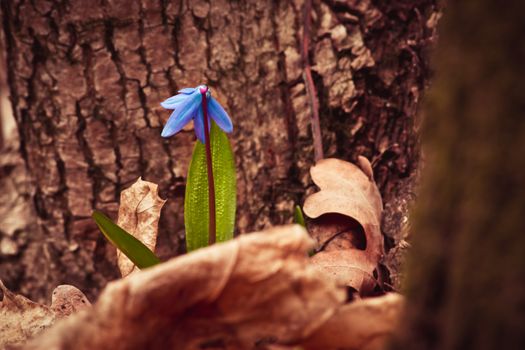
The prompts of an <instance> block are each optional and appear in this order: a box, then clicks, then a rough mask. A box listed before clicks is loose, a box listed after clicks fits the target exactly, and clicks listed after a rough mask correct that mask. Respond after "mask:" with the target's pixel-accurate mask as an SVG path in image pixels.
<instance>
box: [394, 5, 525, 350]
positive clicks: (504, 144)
mask: <svg viewBox="0 0 525 350" xmlns="http://www.w3.org/2000/svg"><path fill="white" fill-rule="evenodd" d="M524 11H525V4H524V3H523V2H522V1H506V2H505V3H495V2H489V1H481V2H480V1H477V0H469V1H450V2H449V5H448V8H447V10H446V12H445V14H444V23H443V27H442V28H440V29H439V30H440V33H441V34H440V49H439V50H438V53H437V55H436V57H435V62H436V64H437V71H436V76H437V81H436V85H435V86H434V88H433V91H432V93H431V94H430V99H429V106H428V108H427V117H428V119H427V120H428V125H427V127H426V130H427V132H426V135H425V136H426V138H425V140H427V141H428V145H427V147H428V148H426V150H427V151H428V159H427V161H426V162H425V164H426V165H427V166H426V168H425V172H424V174H423V179H424V186H423V191H422V193H421V195H420V196H419V197H418V202H417V208H418V209H417V212H416V215H415V218H416V220H415V224H414V225H415V227H414V232H415V239H414V244H413V247H412V250H411V252H412V254H411V255H412V257H411V263H410V264H409V265H410V269H409V276H408V302H407V305H408V306H409V311H408V319H407V320H406V321H405V322H403V324H405V325H406V329H405V333H404V338H403V339H401V340H399V342H398V343H397V344H396V346H395V348H396V349H403V350H407V349H408V350H411V349H418V350H419V349H440V350H446V349H480V350H484V349H524V348H525V281H524V278H523V276H525V235H524V232H525V221H524V220H523V215H524V213H525V187H524V186H523V184H524V182H525V167H524V162H523V161H524V154H525V90H524V89H523V77H525V67H524V65H523V62H524V60H525V46H523V45H522V44H518V43H523V33H524V32H525V22H524V21H523V13H524ZM489 23H490V25H488V24H489Z"/></svg>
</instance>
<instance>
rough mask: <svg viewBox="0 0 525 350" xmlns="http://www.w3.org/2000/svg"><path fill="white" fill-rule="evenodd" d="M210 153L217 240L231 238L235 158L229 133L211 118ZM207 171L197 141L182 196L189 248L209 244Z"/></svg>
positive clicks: (233, 214)
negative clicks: (183, 197) (184, 193)
mask: <svg viewBox="0 0 525 350" xmlns="http://www.w3.org/2000/svg"><path fill="white" fill-rule="evenodd" d="M210 138H211V153H212V161H213V177H214V180H215V216H216V225H217V237H216V240H217V242H224V241H227V240H229V239H232V238H233V229H234V227H235V209H236V204H237V198H236V197H237V180H236V177H235V161H234V156H233V151H232V148H231V146H230V141H229V140H228V136H226V134H225V133H224V132H223V131H222V130H220V129H219V127H218V126H217V125H215V123H214V122H213V121H212V126H211V132H210ZM208 212H209V208H208V173H207V170H206V147H205V145H204V144H202V143H201V142H199V141H196V143H195V148H194V149H193V156H192V159H191V163H190V167H189V170H188V179H187V183H186V195H185V199H184V224H185V226H186V249H187V251H192V250H195V249H198V248H202V247H206V246H207V245H208V222H209V216H208Z"/></svg>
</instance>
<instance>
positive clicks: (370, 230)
mask: <svg viewBox="0 0 525 350" xmlns="http://www.w3.org/2000/svg"><path fill="white" fill-rule="evenodd" d="M359 164H360V167H358V166H356V165H354V164H352V163H348V162H345V161H342V160H339V159H334V158H329V159H323V160H320V161H319V162H318V163H317V164H316V165H315V166H313V167H312V168H311V169H310V174H311V176H312V180H313V181H314V183H315V184H316V185H317V186H318V187H319V188H320V191H319V192H317V193H314V194H312V195H311V196H309V197H308V198H306V201H305V203H304V207H303V210H304V213H305V214H306V215H307V216H308V217H310V218H312V219H314V220H312V223H311V225H310V226H309V228H310V233H311V235H312V237H314V238H315V239H316V240H317V243H318V249H317V254H316V255H314V256H313V257H312V262H313V263H314V264H315V265H316V266H318V268H319V269H320V270H321V271H323V272H325V273H326V274H328V275H330V276H332V277H334V278H335V280H336V281H337V282H338V283H339V284H342V285H346V286H350V287H353V288H355V289H356V290H358V291H361V292H362V293H364V294H366V293H367V292H369V291H370V290H371V288H373V286H374V285H375V283H376V282H375V279H374V276H373V272H374V269H375V268H376V267H377V264H378V262H379V260H380V259H381V257H382V256H383V251H384V248H383V237H382V235H381V230H380V223H381V212H382V209H383V204H382V201H381V195H380V193H379V190H378V188H377V186H376V184H375V182H374V179H373V176H372V175H373V174H372V167H371V166H370V162H368V160H367V159H366V158H364V157H360V158H359Z"/></svg>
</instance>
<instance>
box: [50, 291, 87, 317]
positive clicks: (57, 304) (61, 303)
mask: <svg viewBox="0 0 525 350" xmlns="http://www.w3.org/2000/svg"><path fill="white" fill-rule="evenodd" d="M90 307H91V303H90V302H89V300H88V298H87V297H86V296H85V295H84V293H82V291H80V289H78V288H77V287H75V286H71V285H69V284H62V285H60V286H58V287H56V288H55V290H54V291H53V294H52V296H51V310H53V311H54V312H55V314H56V316H57V317H58V318H64V317H67V316H70V315H72V314H74V313H76V312H78V311H80V310H84V309H88V308H90Z"/></svg>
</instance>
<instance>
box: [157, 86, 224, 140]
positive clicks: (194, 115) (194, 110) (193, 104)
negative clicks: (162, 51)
mask: <svg viewBox="0 0 525 350" xmlns="http://www.w3.org/2000/svg"><path fill="white" fill-rule="evenodd" d="M204 93H205V94H206V106H207V108H206V109H207V111H208V116H209V117H211V119H213V120H214V121H215V123H216V124H217V125H218V126H219V128H221V129H222V130H223V131H224V132H227V133H229V132H232V130H233V125H232V121H231V119H230V117H229V116H228V113H226V111H225V110H224V108H222V106H221V105H220V104H219V102H217V100H216V99H214V98H213V97H212V96H211V90H210V89H208V87H207V86H206V85H199V86H197V87H196V88H184V89H181V90H179V94H177V95H175V96H172V97H170V98H168V99H167V100H165V101H164V102H162V103H161V104H160V105H161V106H162V107H164V108H166V109H173V110H174V111H173V113H171V116H170V118H169V119H168V122H167V123H166V125H165V126H164V129H163V130H162V134H161V136H162V137H170V136H173V135H175V134H176V133H178V132H179V131H181V130H182V128H183V127H184V126H185V125H186V124H188V123H189V122H190V120H192V119H193V123H194V127H195V135H196V136H197V138H198V139H199V141H200V142H202V143H205V140H204V114H203V111H202V95H203V94H204ZM211 119H210V118H208V130H209V129H210V127H211Z"/></svg>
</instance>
